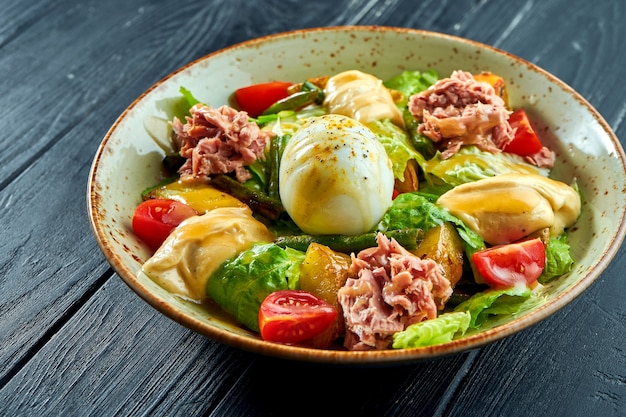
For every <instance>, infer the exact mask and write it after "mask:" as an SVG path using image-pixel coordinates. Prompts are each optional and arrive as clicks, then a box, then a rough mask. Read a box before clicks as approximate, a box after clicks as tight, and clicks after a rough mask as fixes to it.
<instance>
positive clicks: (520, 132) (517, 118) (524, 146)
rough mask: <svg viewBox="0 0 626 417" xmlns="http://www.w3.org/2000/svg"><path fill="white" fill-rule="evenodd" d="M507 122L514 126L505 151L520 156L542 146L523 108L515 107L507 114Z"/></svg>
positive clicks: (534, 151)
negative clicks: (512, 135)
mask: <svg viewBox="0 0 626 417" xmlns="http://www.w3.org/2000/svg"><path fill="white" fill-rule="evenodd" d="M509 124H510V125H511V127H512V128H514V129H515V128H516V129H517V130H516V131H515V137H514V138H513V140H512V141H511V143H509V144H508V145H507V146H505V148H504V151H505V152H511V153H514V154H517V155H520V156H527V155H532V154H534V153H537V152H539V151H540V150H541V148H543V145H542V144H541V140H540V139H539V136H538V135H537V133H536V132H535V129H533V127H532V125H531V124H530V120H529V119H528V115H527V114H526V111H524V109H517V110H515V111H514V112H513V113H512V114H511V115H510V116H509Z"/></svg>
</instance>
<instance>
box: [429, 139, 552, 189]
mask: <svg viewBox="0 0 626 417" xmlns="http://www.w3.org/2000/svg"><path fill="white" fill-rule="evenodd" d="M422 169H423V170H424V173H425V176H426V180H427V182H428V185H426V186H425V187H427V188H422V189H423V190H427V191H428V192H431V193H434V194H437V195H441V193H442V192H445V191H448V190H449V189H451V188H453V187H456V186H458V185H461V184H465V183H468V182H472V181H477V180H480V179H484V178H489V177H493V176H496V175H502V174H510V173H522V174H538V175H543V176H548V175H549V173H550V171H549V170H548V169H546V168H538V167H536V166H534V165H532V164H529V163H528V162H526V161H524V159H523V158H522V157H521V156H518V155H515V154H512V153H507V152H500V153H492V152H487V151H482V150H480V149H479V148H477V147H476V146H463V147H461V149H460V150H459V151H458V152H457V153H456V154H454V155H452V156H451V157H450V158H448V159H441V154H439V153H437V154H436V155H435V157H434V158H431V159H429V160H428V161H426V162H425V163H424V164H423V165H422ZM431 187H432V188H431Z"/></svg>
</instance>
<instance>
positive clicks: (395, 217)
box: [378, 192, 485, 254]
mask: <svg viewBox="0 0 626 417" xmlns="http://www.w3.org/2000/svg"><path fill="white" fill-rule="evenodd" d="M436 198H437V196H434V195H429V194H425V193H422V192H413V193H403V194H400V195H399V196H398V197H396V199H395V200H394V201H393V203H392V205H391V207H390V208H389V209H388V210H387V212H386V213H385V215H384V216H383V218H382V220H381V221H380V223H379V225H378V230H380V231H382V232H384V231H387V230H394V229H406V228H420V229H422V230H424V231H426V230H429V229H431V228H433V227H435V226H439V225H441V224H443V223H444V222H451V223H452V224H454V226H455V227H456V230H457V231H458V232H459V236H461V239H463V241H464V243H465V248H466V252H467V253H468V254H471V253H474V252H475V251H477V250H481V249H484V248H485V241H484V240H483V239H482V238H481V237H480V236H479V235H478V234H477V233H476V232H474V231H473V230H472V229H470V228H469V227H467V226H466V225H465V223H463V222H462V221H461V220H460V219H458V218H457V217H455V216H453V215H452V214H450V213H449V212H448V211H447V210H445V209H443V208H441V207H439V206H437V205H436V204H435V203H434V201H435V200H436Z"/></svg>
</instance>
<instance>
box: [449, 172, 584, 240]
mask: <svg viewBox="0 0 626 417" xmlns="http://www.w3.org/2000/svg"><path fill="white" fill-rule="evenodd" d="M437 204H439V205H441V206H442V207H444V208H446V209H448V211H449V212H450V213H451V214H453V215H454V216H456V217H458V218H459V219H461V220H462V221H463V222H464V223H465V224H467V226H468V227H470V228H471V229H472V230H474V231H475V232H476V233H478V234H479V235H480V236H481V237H482V238H483V239H484V240H485V242H487V243H489V244H492V245H498V244H504V243H510V242H514V241H516V240H519V239H522V238H524V237H526V236H528V235H529V234H531V233H533V232H536V231H538V230H541V229H543V228H549V229H550V234H551V235H552V236H558V235H560V234H561V233H563V231H564V229H565V228H567V227H569V226H571V225H572V224H574V222H575V221H576V219H577V218H578V216H579V215H580V210H581V202H580V196H579V194H578V193H577V192H576V190H574V189H573V188H572V187H570V186H569V185H567V184H564V183H562V182H560V181H556V180H552V179H550V178H546V177H544V176H542V175H536V174H505V175H498V176H495V177H491V178H487V179H483V180H479V181H475V182H471V183H466V184H462V185H459V186H458V187H455V188H453V189H452V190H450V191H448V192H447V193H445V194H443V195H442V196H441V197H439V199H438V200H437Z"/></svg>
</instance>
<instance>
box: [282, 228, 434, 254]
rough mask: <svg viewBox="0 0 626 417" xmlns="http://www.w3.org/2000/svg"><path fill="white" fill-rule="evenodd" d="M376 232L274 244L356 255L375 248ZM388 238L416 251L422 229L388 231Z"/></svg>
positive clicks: (290, 239) (298, 237)
mask: <svg viewBox="0 0 626 417" xmlns="http://www.w3.org/2000/svg"><path fill="white" fill-rule="evenodd" d="M377 234H378V233H377V232H370V233H364V234H361V235H356V236H346V235H306V234H303V235H292V236H280V237H278V238H277V239H276V240H275V241H274V243H276V244H277V245H278V246H281V247H283V248H284V247H290V248H293V249H297V250H301V251H306V250H307V248H308V247H309V245H310V244H311V243H314V242H315V243H319V244H321V245H325V246H328V247H329V248H331V249H332V250H334V251H337V252H343V253H348V254H349V253H352V252H354V253H357V252H360V251H361V250H363V249H366V248H371V247H375V246H377V243H376V235H377ZM383 234H384V235H385V236H387V237H388V238H393V239H395V240H396V241H398V243H399V244H400V245H402V246H403V247H404V248H405V249H407V250H410V249H416V248H417V246H418V245H419V243H420V242H421V241H422V239H423V238H424V231H423V230H422V229H417V228H411V229H398V230H388V231H386V232H384V233H383Z"/></svg>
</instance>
